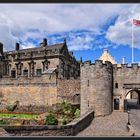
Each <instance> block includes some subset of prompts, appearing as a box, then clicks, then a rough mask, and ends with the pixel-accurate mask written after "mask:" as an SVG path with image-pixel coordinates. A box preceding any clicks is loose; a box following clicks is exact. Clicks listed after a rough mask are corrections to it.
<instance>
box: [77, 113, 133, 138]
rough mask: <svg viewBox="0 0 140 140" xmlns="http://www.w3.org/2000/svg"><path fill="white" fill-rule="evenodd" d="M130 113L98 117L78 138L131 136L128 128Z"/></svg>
mask: <svg viewBox="0 0 140 140" xmlns="http://www.w3.org/2000/svg"><path fill="white" fill-rule="evenodd" d="M127 124H128V113H124V112H113V113H112V114H111V115H108V116H105V117H96V118H94V120H93V121H92V123H91V124H90V126H88V127H87V128H86V129H85V130H83V131H81V132H80V133H79V134H78V135H77V136H131V135H132V132H130V131H129V129H128V127H127Z"/></svg>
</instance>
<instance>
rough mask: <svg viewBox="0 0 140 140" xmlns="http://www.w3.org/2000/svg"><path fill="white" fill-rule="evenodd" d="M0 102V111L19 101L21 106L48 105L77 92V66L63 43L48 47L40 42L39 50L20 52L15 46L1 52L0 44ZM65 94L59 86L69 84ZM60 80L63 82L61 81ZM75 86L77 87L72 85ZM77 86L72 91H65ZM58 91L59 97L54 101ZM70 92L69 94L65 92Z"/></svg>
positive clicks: (32, 49)
mask: <svg viewBox="0 0 140 140" xmlns="http://www.w3.org/2000/svg"><path fill="white" fill-rule="evenodd" d="M0 70H1V71H0V77H1V78H0V101H1V108H2V107H4V106H5V105H8V104H12V103H14V102H15V101H19V104H20V105H21V106H29V105H33V106H34V105H36V106H43V105H44V106H51V105H53V104H56V103H58V102H60V101H62V100H63V94H64V95H65V94H67V95H68V94H69V95H70V94H72V95H73V96H74V94H77V92H78V93H79V92H80V86H79V85H78V84H79V76H80V63H79V62H78V61H76V59H75V57H74V56H73V53H72V52H69V51H68V48H67V44H66V40H64V43H60V44H54V45H48V44H47V39H43V42H42V43H41V44H40V47H37V48H29V49H20V45H19V44H18V43H16V48H15V50H13V51H9V52H3V44H2V43H0ZM71 79H73V80H74V81H75V82H73V83H72V82H71V84H70V86H68V87H67V89H68V91H66V90H65V91H64V90H63V91H62V90H59V88H60V89H62V87H61V86H59V85H62V84H60V83H59V81H62V83H65V82H66V83H69V82H68V81H70V80H71ZM63 80H64V81H65V82H63ZM75 83H77V84H75ZM75 85H78V87H79V88H77V91H75V88H73V89H72V90H69V88H71V87H74V86H75ZM60 91H61V95H62V96H61V97H59V98H58V95H59V92H60ZM68 92H70V93H68Z"/></svg>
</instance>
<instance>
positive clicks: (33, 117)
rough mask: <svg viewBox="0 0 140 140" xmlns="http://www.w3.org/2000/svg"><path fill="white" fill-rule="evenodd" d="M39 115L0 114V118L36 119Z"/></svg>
mask: <svg viewBox="0 0 140 140" xmlns="http://www.w3.org/2000/svg"><path fill="white" fill-rule="evenodd" d="M37 116H38V115H33V114H4V113H0V118H17V119H35V118H36V117H37Z"/></svg>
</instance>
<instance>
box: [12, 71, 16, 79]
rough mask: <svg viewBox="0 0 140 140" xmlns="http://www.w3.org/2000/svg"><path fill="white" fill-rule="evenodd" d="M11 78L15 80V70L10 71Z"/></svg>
mask: <svg viewBox="0 0 140 140" xmlns="http://www.w3.org/2000/svg"><path fill="white" fill-rule="evenodd" d="M11 77H12V78H16V71H15V70H12V71H11Z"/></svg>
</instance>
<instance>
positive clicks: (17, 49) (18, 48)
mask: <svg viewBox="0 0 140 140" xmlns="http://www.w3.org/2000/svg"><path fill="white" fill-rule="evenodd" d="M15 49H16V51H19V50H20V45H19V43H16V48H15Z"/></svg>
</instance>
